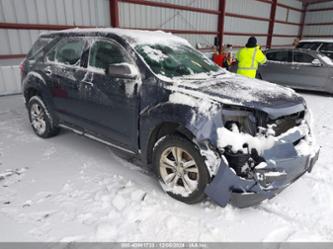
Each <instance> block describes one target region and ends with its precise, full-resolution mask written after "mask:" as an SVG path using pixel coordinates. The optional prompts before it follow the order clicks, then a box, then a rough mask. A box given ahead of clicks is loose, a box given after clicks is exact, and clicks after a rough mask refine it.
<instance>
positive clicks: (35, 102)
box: [28, 96, 59, 138]
mask: <svg viewBox="0 0 333 249" xmlns="http://www.w3.org/2000/svg"><path fill="white" fill-rule="evenodd" d="M28 111H29V119H30V123H31V127H32V129H33V131H34V132H35V134H36V135H37V136H39V137H42V138H48V137H52V136H55V135H57V134H58V133H59V128H58V127H56V126H55V125H54V123H53V120H54V119H53V118H52V116H51V114H50V112H49V111H48V109H47V107H46V105H45V103H44V102H43V100H42V99H41V98H40V97H39V96H33V97H31V98H30V100H29V102H28Z"/></svg>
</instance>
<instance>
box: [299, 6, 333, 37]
mask: <svg viewBox="0 0 333 249" xmlns="http://www.w3.org/2000/svg"><path fill="white" fill-rule="evenodd" d="M332 8H333V1H331V2H324V3H318V4H312V5H310V6H309V8H308V10H311V9H330V10H326V11H314V12H312V11H308V12H307V13H306V16H305V23H325V22H326V23H331V24H329V25H305V26H304V33H303V34H304V36H305V37H308V38H311V37H309V36H314V37H316V36H331V38H332V37H333V24H332V23H333V10H332Z"/></svg>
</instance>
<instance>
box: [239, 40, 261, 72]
mask: <svg viewBox="0 0 333 249" xmlns="http://www.w3.org/2000/svg"><path fill="white" fill-rule="evenodd" d="M236 59H237V61H238V69H237V73H238V74H241V75H244V76H246V77H249V78H255V77H256V73H257V69H258V65H259V64H264V63H266V61H267V59H266V56H265V55H264V54H263V52H262V51H261V49H260V47H259V46H256V47H254V48H247V47H244V48H241V49H240V50H238V53H237V55H236Z"/></svg>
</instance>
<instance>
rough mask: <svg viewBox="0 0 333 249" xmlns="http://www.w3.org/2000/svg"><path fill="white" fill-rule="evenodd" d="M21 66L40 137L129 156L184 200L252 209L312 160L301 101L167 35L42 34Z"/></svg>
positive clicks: (120, 32)
mask: <svg viewBox="0 0 333 249" xmlns="http://www.w3.org/2000/svg"><path fill="white" fill-rule="evenodd" d="M20 68H21V73H22V85H23V94H24V97H25V100H26V106H27V108H28V113H29V118H30V122H31V125H32V128H33V130H34V132H35V133H36V134H37V135H38V136H40V137H43V138H48V137H51V136H54V135H56V134H57V133H58V132H59V129H60V128H65V129H69V130H72V131H74V132H76V133H78V134H81V135H84V136H87V137H89V138H92V139H95V140H97V141H100V142H102V143H105V144H107V145H110V146H112V147H114V148H116V149H118V150H121V151H124V152H126V153H130V154H133V155H136V156H137V157H139V158H140V159H141V160H143V162H144V163H145V164H146V165H149V166H150V167H151V169H152V171H154V172H155V173H156V175H157V177H158V178H159V181H160V183H161V185H162V187H163V189H164V190H165V191H166V192H167V193H168V194H169V195H170V196H172V197H174V198H176V199H178V200H180V201H183V202H186V203H196V202H199V201H201V200H203V199H204V198H205V197H206V195H208V196H209V197H210V198H211V199H212V200H214V201H215V202H217V203H218V204H220V205H221V206H225V205H226V204H227V203H229V202H232V203H233V204H235V205H237V206H240V207H245V206H249V205H253V204H256V203H259V202H260V201H262V200H264V199H267V198H271V197H273V196H274V195H276V194H277V193H279V192H280V191H282V190H283V189H284V188H285V187H287V186H288V185H289V184H290V183H292V182H293V181H295V180H296V179H297V178H298V177H300V176H301V175H303V174H304V173H305V172H307V171H310V170H311V169H312V166H313V165H314V163H315V161H316V160H317V158H318V151H319V150H318V148H317V146H316V145H315V143H314V141H313V138H312V135H311V131H310V125H309V124H310V114H309V110H308V109H307V107H306V104H305V102H304V99H303V98H302V97H301V96H299V95H298V94H296V93H295V92H294V91H293V90H291V89H289V88H284V87H280V86H277V85H275V84H271V83H268V82H264V81H259V80H252V79H248V78H245V77H242V76H237V75H235V74H232V73H229V72H227V71H225V70H224V69H222V68H220V67H218V66H216V65H215V64H214V63H212V62H211V61H210V60H209V59H208V58H207V57H205V56H204V55H203V54H201V53H200V52H198V51H196V50H195V49H193V48H192V47H191V46H190V45H189V43H188V42H187V41H186V40H184V39H182V38H179V37H177V36H173V35H171V34H168V33H164V32H161V31H156V32H150V31H138V30H123V29H73V30H66V31H61V32H52V33H48V34H42V35H41V36H40V37H39V39H38V40H37V41H36V43H35V44H34V45H33V47H32V49H31V51H30V52H29V54H28V55H27V58H26V59H25V60H24V61H23V62H22V64H21V66H20Z"/></svg>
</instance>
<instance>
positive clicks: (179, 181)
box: [154, 135, 210, 204]
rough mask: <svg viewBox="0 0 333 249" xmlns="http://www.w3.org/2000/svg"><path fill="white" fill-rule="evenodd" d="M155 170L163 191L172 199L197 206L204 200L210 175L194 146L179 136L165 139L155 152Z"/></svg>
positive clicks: (156, 147) (160, 142)
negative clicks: (197, 203)
mask: <svg viewBox="0 0 333 249" xmlns="http://www.w3.org/2000/svg"><path fill="white" fill-rule="evenodd" d="M154 166H155V170H156V174H157V176H158V177H159V180H160V183H161V186H162V188H163V189H164V190H165V191H166V192H167V193H168V194H169V195H170V196H171V197H173V198H175V199H177V200H179V201H182V202H185V203H189V204H192V203H196V202H200V201H202V200H203V199H204V198H205V193H204V189H205V187H206V185H207V184H208V182H209V179H210V178H209V174H208V171H207V167H206V165H205V161H204V158H203V157H202V156H201V154H200V152H199V151H198V150H197V149H196V147H195V146H194V144H192V143H191V142H189V141H188V140H186V139H184V138H182V137H179V136H174V135H172V136H166V137H164V138H163V139H162V140H160V141H159V142H158V144H157V145H156V146H155V149H154Z"/></svg>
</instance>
